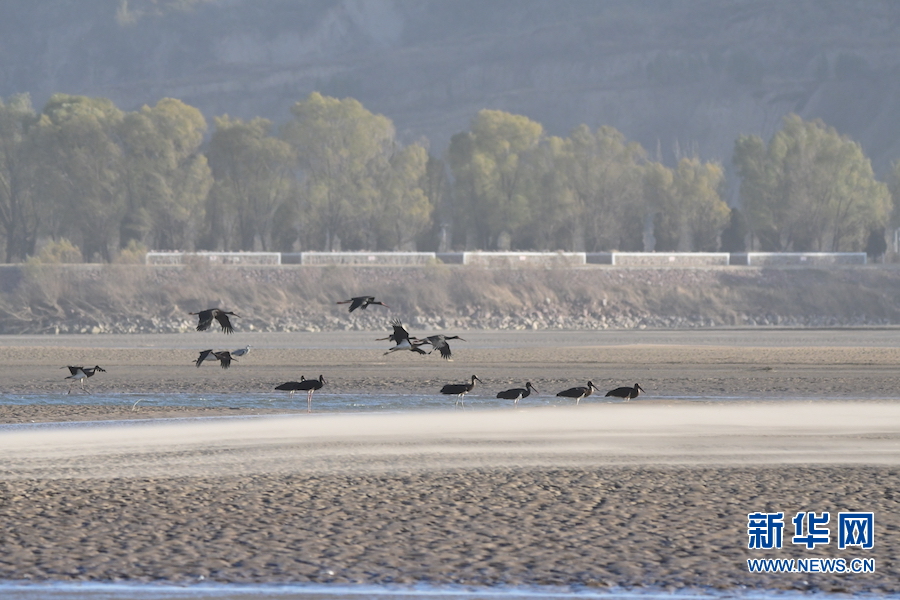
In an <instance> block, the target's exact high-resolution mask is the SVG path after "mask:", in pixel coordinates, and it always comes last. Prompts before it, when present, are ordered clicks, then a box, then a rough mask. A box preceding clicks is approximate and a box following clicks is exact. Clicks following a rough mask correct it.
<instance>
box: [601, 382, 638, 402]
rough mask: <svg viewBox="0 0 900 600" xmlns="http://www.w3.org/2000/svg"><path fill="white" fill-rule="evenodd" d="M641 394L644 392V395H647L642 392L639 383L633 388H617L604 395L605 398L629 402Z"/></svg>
mask: <svg viewBox="0 0 900 600" xmlns="http://www.w3.org/2000/svg"><path fill="white" fill-rule="evenodd" d="M641 392H644V393H645V394H646V393H647V392H645V391H644V388H642V387H641V385H640V384H639V383H636V384H634V387H633V388H631V387H628V386H624V387H618V388H616V389H614V390H609V391H608V392H606V395H607V397H608V396H614V397H616V398H624V399H625V401H626V402H627V401H628V400H631V399H632V398H637V397H638V395H639V394H640V393H641Z"/></svg>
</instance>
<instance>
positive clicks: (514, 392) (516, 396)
mask: <svg viewBox="0 0 900 600" xmlns="http://www.w3.org/2000/svg"><path fill="white" fill-rule="evenodd" d="M531 392H537V389H536V388H535V387H534V386H533V385H531V382H530V381H529V382H526V383H525V387H524V388H513V389H511V390H503V391H502V392H500V393H499V394H497V397H498V398H503V399H504V400H515V401H516V404H515V405H516V406H519V400H521V399H522V398H527V397H528V396H530V395H531Z"/></svg>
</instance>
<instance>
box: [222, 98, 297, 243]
mask: <svg viewBox="0 0 900 600" xmlns="http://www.w3.org/2000/svg"><path fill="white" fill-rule="evenodd" d="M215 124H216V128H215V131H214V132H213V135H212V138H211V139H210V142H209V150H208V158H209V165H210V167H211V168H212V173H213V176H214V179H215V183H214V184H213V186H212V190H211V191H210V194H209V210H208V214H209V219H210V228H211V231H212V241H213V243H214V244H215V246H216V247H222V248H224V249H226V250H233V249H241V250H255V249H261V250H264V251H265V250H270V249H272V246H273V231H274V229H275V216H276V213H277V212H278V210H279V208H280V207H281V206H282V205H283V204H284V203H285V202H287V201H288V199H289V198H291V197H292V193H293V184H294V180H293V171H292V168H293V165H294V161H295V156H294V152H293V150H292V148H291V147H290V145H289V144H287V143H286V142H284V141H283V140H280V139H278V138H276V137H272V136H271V135H270V133H271V128H272V123H271V122H270V121H268V120H267V119H262V118H256V119H253V120H252V121H248V122H245V121H242V120H240V119H232V118H230V117H228V116H227V115H226V116H223V117H218V118H216V119H215Z"/></svg>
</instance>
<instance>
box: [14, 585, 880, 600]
mask: <svg viewBox="0 0 900 600" xmlns="http://www.w3.org/2000/svg"><path fill="white" fill-rule="evenodd" d="M0 597H2V598H3V599H4V600H251V599H257V598H271V599H274V600H359V599H360V598H364V599H371V600H441V599H448V600H538V599H540V600H562V599H569V598H571V599H574V600H714V599H715V600H718V599H720V598H733V599H736V600H799V599H801V598H803V599H809V598H818V599H822V600H828V599H838V598H843V599H846V598H847V596H846V595H844V594H826V593H821V592H809V593H802V592H784V591H778V590H712V589H709V590H707V589H704V590H692V589H687V590H678V591H673V592H669V591H652V590H610V591H592V590H565V589H559V588H543V589H541V588H525V589H520V588H449V587H446V588H437V587H435V588H431V587H427V586H416V587H414V588H390V587H384V588H377V587H373V586H322V585H207V584H198V585H194V586H174V585H155V584H145V585H134V584H118V583H109V584H96V583H88V584H78V583H66V584H47V585H44V584H28V583H26V584H19V583H0ZM854 597H856V598H860V597H866V596H854ZM872 597H873V598H874V596H872ZM897 597H898V596H894V595H889V596H884V595H879V596H878V598H897Z"/></svg>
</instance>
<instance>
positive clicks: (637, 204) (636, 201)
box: [568, 125, 647, 251]
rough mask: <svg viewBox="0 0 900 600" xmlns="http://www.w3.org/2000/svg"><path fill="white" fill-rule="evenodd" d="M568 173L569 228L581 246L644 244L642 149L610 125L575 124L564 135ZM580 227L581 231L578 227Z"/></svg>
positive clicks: (633, 246) (607, 247) (602, 247)
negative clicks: (573, 204) (572, 208)
mask: <svg viewBox="0 0 900 600" xmlns="http://www.w3.org/2000/svg"><path fill="white" fill-rule="evenodd" d="M568 143H569V146H570V148H571V157H572V162H571V168H570V170H569V173H568V176H569V180H570V181H571V186H572V190H573V192H574V195H575V200H576V202H577V209H576V210H575V211H574V212H573V213H572V218H574V223H573V226H572V227H573V231H574V232H575V233H576V235H582V236H583V237H584V247H585V248H587V249H590V250H592V251H599V250H613V249H619V250H642V249H643V220H644V216H645V214H646V212H647V205H646V203H645V196H644V182H643V173H642V165H643V164H644V163H645V161H646V152H645V151H644V149H643V148H642V147H641V146H640V144H638V143H636V142H628V141H627V140H626V139H625V136H624V135H622V133H621V132H619V131H617V130H616V129H615V128H613V127H600V128H599V129H597V131H595V132H592V131H591V130H590V129H589V128H588V127H587V125H581V126H579V127H577V128H576V129H575V130H574V131H573V132H572V134H571V135H570V136H569V138H568ZM579 229H580V231H579Z"/></svg>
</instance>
